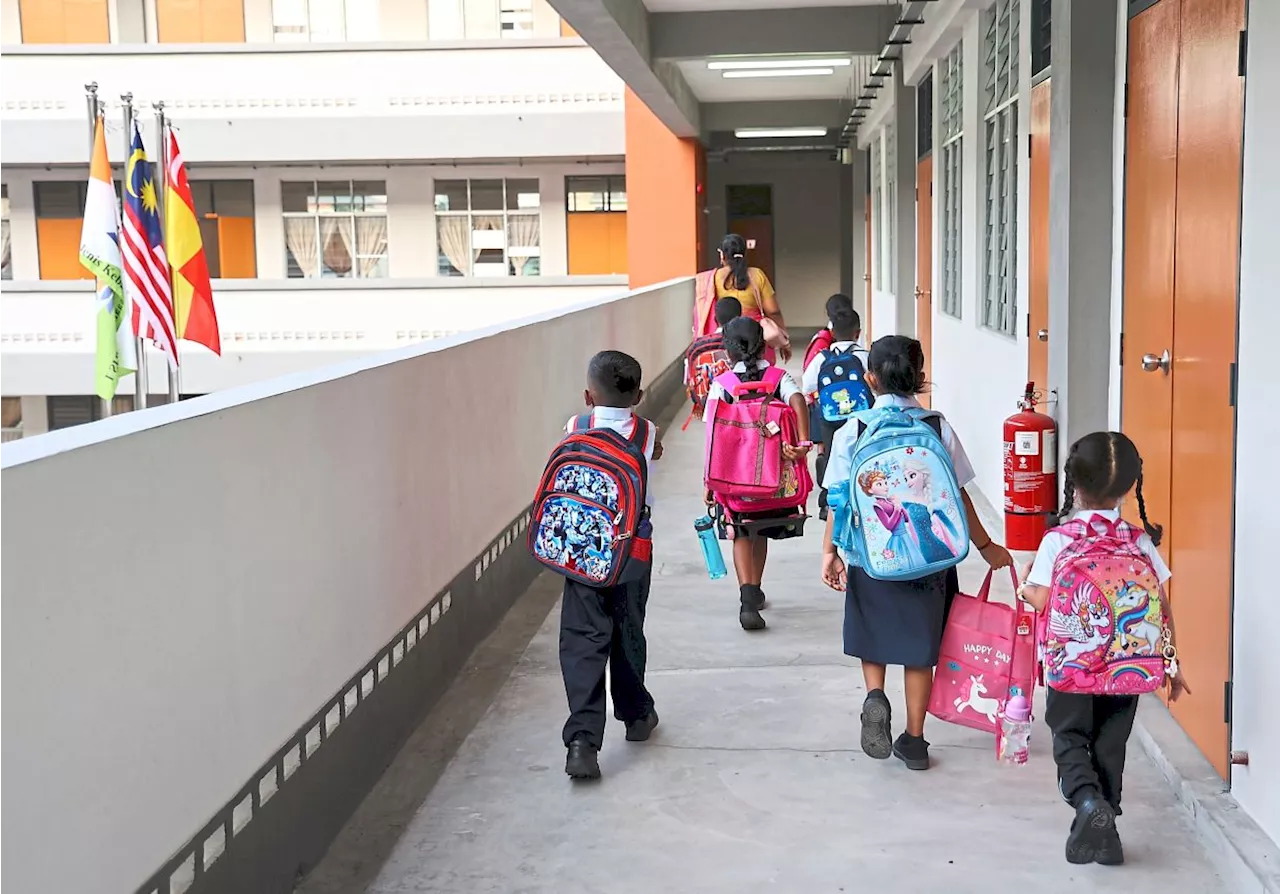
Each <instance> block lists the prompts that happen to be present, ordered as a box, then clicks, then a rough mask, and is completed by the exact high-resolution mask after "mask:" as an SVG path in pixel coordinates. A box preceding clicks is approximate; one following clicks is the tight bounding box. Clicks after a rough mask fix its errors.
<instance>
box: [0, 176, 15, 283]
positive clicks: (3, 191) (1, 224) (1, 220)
mask: <svg viewBox="0 0 1280 894" xmlns="http://www.w3.org/2000/svg"><path fill="white" fill-rule="evenodd" d="M0 231H2V232H3V235H2V236H0V238H3V239H4V245H5V253H4V256H3V257H0V280H12V279H13V242H12V241H11V240H12V239H13V229H12V225H11V224H10V223H9V184H7V183H2V184H0Z"/></svg>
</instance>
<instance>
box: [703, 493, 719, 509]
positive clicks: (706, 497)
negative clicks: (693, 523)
mask: <svg viewBox="0 0 1280 894" xmlns="http://www.w3.org/2000/svg"><path fill="white" fill-rule="evenodd" d="M702 502H704V503H706V504H707V505H708V506H714V505H715V504H716V496H715V494H713V493H712V492H711V491H707V492H706V493H705V494H703V495H702Z"/></svg>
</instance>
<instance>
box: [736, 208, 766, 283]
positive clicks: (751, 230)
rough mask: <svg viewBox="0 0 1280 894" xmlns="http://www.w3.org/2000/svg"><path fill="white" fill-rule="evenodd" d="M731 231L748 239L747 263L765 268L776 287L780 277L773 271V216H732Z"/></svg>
mask: <svg viewBox="0 0 1280 894" xmlns="http://www.w3.org/2000/svg"><path fill="white" fill-rule="evenodd" d="M729 232H730V233H737V234H738V235H739V236H741V237H743V238H744V239H746V240H747V263H748V264H750V265H751V266H752V267H759V268H760V269H761V270H763V271H764V274H765V276H767V277H769V282H771V283H773V286H774V288H775V289H776V288H777V287H778V279H777V277H776V276H774V273H773V216H772V215H768V216H766V215H759V216H756V217H735V218H730V220H729Z"/></svg>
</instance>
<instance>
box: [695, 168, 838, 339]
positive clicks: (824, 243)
mask: <svg viewBox="0 0 1280 894" xmlns="http://www.w3.org/2000/svg"><path fill="white" fill-rule="evenodd" d="M841 168H842V165H841V164H840V163H839V162H838V161H832V160H830V159H828V158H827V157H826V156H825V155H823V154H819V153H810V152H804V153H789V152H768V153H758V154H747V153H737V154H732V153H731V154H730V155H729V156H728V157H727V158H726V159H724V160H715V159H712V160H710V161H708V162H707V209H708V211H709V212H710V213H709V214H708V215H707V217H708V221H707V223H708V235H709V240H708V242H709V244H708V246H707V250H706V251H705V252H704V254H703V257H702V258H701V260H700V266H702V267H703V268H706V267H710V266H712V265H714V264H715V263H716V258H715V250H716V249H717V248H719V247H720V240H721V238H723V236H724V234H725V232H726V231H727V227H728V223H727V220H726V217H727V209H726V207H725V191H726V187H728V186H730V185H732V184H738V185H744V184H764V183H767V184H769V185H770V186H771V187H772V188H773V264H774V272H775V277H774V278H775V280H776V282H774V287H775V288H776V289H777V292H778V304H779V306H780V307H781V308H782V313H783V316H784V317H785V318H786V321H787V324H788V325H789V326H801V327H817V326H825V325H826V324H827V317H826V312H825V311H824V309H823V308H824V306H825V304H826V301H827V298H829V297H830V296H831V295H832V294H834V293H835V292H838V291H840V283H841V269H842V265H844V264H848V263H850V248H849V247H848V246H846V245H845V244H844V242H843V239H844V238H845V237H847V234H848V232H849V230H848V226H847V225H842V224H841V219H840V216H841V200H840V196H841V188H842V182H841ZM857 192H858V196H859V202H855V203H854V204H855V206H856V207H857V209H858V210H859V213H861V208H862V205H861V204H860V201H861V196H862V187H861V185H859V186H858V188H857ZM859 285H861V283H859Z"/></svg>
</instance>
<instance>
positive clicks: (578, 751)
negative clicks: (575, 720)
mask: <svg viewBox="0 0 1280 894" xmlns="http://www.w3.org/2000/svg"><path fill="white" fill-rule="evenodd" d="M599 753H600V749H599V748H596V746H594V745H592V744H591V743H590V742H588V741H587V738H586V737H585V736H578V737H577V738H576V739H574V740H573V741H572V742H570V743H569V755H568V757H566V758H565V761H564V772H565V774H566V775H567V776H569V778H571V779H599V778H600V759H599V757H598V755H599Z"/></svg>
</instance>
